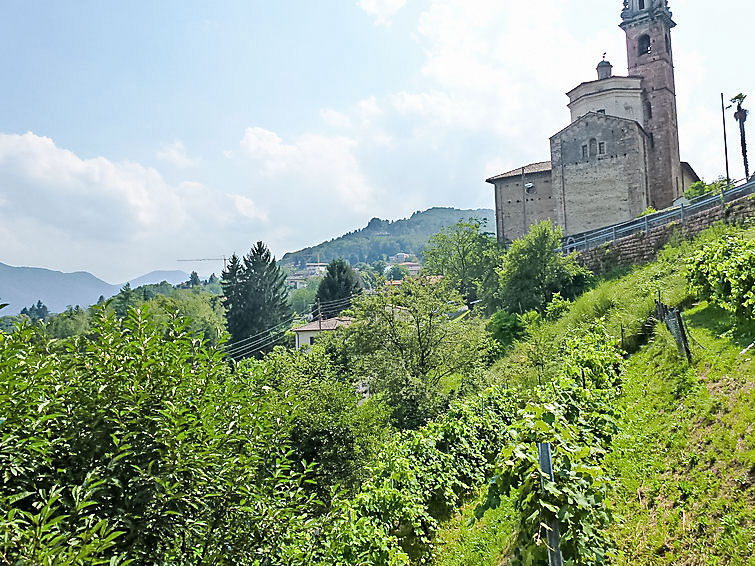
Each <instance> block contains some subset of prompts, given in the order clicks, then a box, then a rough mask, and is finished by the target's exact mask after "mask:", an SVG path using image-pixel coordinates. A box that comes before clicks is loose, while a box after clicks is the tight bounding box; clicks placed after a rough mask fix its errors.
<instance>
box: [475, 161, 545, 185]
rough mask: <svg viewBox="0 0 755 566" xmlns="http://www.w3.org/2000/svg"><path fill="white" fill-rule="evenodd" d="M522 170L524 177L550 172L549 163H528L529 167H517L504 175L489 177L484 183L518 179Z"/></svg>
mask: <svg viewBox="0 0 755 566" xmlns="http://www.w3.org/2000/svg"><path fill="white" fill-rule="evenodd" d="M522 169H524V174H525V175H530V174H532V173H546V172H548V171H550V170H551V162H550V161H538V162H537V163H530V164H529V165H525V166H524V167H518V168H516V169H512V170H511V171H508V172H506V173H501V174H500V175H496V176H495V177H491V178H490V179H485V182H486V183H492V182H493V181H497V180H498V179H509V178H511V177H519V176H521V175H522Z"/></svg>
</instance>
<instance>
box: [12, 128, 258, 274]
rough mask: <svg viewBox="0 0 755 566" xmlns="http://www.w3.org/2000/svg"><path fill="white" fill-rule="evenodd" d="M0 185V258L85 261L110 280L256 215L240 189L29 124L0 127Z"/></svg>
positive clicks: (158, 263) (165, 262) (64, 265)
mask: <svg viewBox="0 0 755 566" xmlns="http://www.w3.org/2000/svg"><path fill="white" fill-rule="evenodd" d="M0 194H1V195H2V199H3V200H4V205H3V206H2V207H0V241H2V242H3V246H2V254H3V257H2V258H1V260H2V261H3V262H8V263H15V264H24V265H42V266H45V267H50V268H58V269H71V268H72V267H75V268H78V269H86V270H94V271H98V273H99V274H100V276H103V277H106V278H108V279H109V280H110V281H114V282H118V281H124V280H126V279H128V278H131V277H133V276H135V275H139V274H141V273H143V272H145V271H148V270H149V268H147V267H145V266H154V267H155V268H156V267H162V268H164V267H165V266H169V265H172V264H173V262H174V261H175V259H176V258H178V257H181V256H182V255H184V254H185V253H186V252H185V251H184V250H194V249H196V248H197V247H199V246H205V245H207V242H208V241H214V240H215V239H216V238H217V237H218V234H220V233H223V232H224V231H225V230H226V229H227V228H228V229H230V228H233V227H236V228H238V226H239V225H240V224H244V225H245V224H248V223H249V222H250V221H252V220H255V221H260V220H264V217H265V213H264V212H263V211H262V210H260V209H259V208H257V207H255V206H254V203H253V202H252V201H251V200H250V199H248V198H246V197H244V196H242V195H225V194H222V193H216V192H214V191H212V190H211V189H209V188H208V187H206V186H205V185H203V184H201V183H197V182H189V181H186V182H181V183H178V184H171V183H168V182H167V181H166V180H165V179H164V178H163V177H162V175H161V174H160V173H159V172H158V171H157V170H156V169H153V168H149V167H145V166H143V165H141V164H139V163H134V162H114V161H111V160H109V159H107V158H105V157H94V158H91V159H83V158H81V157H79V156H78V155H76V154H75V153H73V152H72V151H70V150H67V149H63V148H60V147H58V146H57V145H56V144H55V142H54V141H53V140H52V139H50V138H47V137H42V136H38V135H35V134H34V133H31V132H30V133H26V134H23V135H17V134H0ZM200 228H201V229H200ZM29 242H34V243H35V245H34V246H32V247H30V246H29Z"/></svg>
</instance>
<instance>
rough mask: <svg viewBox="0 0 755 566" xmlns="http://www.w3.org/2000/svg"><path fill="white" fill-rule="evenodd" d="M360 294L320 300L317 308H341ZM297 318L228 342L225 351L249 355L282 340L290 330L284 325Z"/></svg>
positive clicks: (293, 317)
mask: <svg viewBox="0 0 755 566" xmlns="http://www.w3.org/2000/svg"><path fill="white" fill-rule="evenodd" d="M358 295H359V294H357V293H355V294H352V295H350V296H348V297H344V298H341V299H334V300H332V301H323V302H318V303H316V305H317V306H318V309H317V310H318V311H320V312H321V308H322V307H325V308H327V309H331V308H339V307H341V306H345V305H346V304H348V303H350V302H351V300H352V299H353V298H354V297H357V296H358ZM310 306H315V305H310ZM314 314H315V310H312V311H310V312H309V313H308V315H309V316H313V315H314ZM297 318H298V316H297V315H292V316H291V317H290V318H288V319H286V320H285V321H283V322H281V323H279V324H277V325H275V326H272V327H270V328H267V329H265V330H262V331H260V332H258V333H256V334H253V335H251V336H248V337H246V338H244V339H242V340H238V341H236V342H232V343H229V344H226V346H225V351H226V353H227V354H229V355H231V356H239V355H247V354H250V353H254V352H257V351H259V350H261V349H263V348H265V347H267V346H269V345H270V344H273V343H275V342H278V341H280V340H281V338H283V337H284V336H285V334H286V332H287V331H288V330H289V329H288V328H283V327H285V326H287V325H289V324H291V323H292V322H293V321H294V320H296V319H297ZM278 329H281V330H278ZM277 330H278V331H277ZM276 331H277V332H276ZM274 334H278V336H277V337H273V335H274Z"/></svg>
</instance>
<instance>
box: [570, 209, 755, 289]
mask: <svg viewBox="0 0 755 566" xmlns="http://www.w3.org/2000/svg"><path fill="white" fill-rule="evenodd" d="M753 216H755V195H749V196H746V197H742V198H740V199H737V200H735V201H732V202H730V203H727V204H726V206H725V207H724V208H722V207H720V206H717V207H715V208H711V209H708V210H705V211H703V212H700V213H698V214H695V215H694V216H690V217H689V218H686V219H685V222H684V224H681V223H680V222H671V223H669V224H667V225H665V226H658V227H655V228H652V229H651V230H650V232H649V233H645V232H638V233H636V234H633V235H631V236H627V237H626V238H621V239H619V240H616V241H615V242H611V243H607V244H603V245H602V246H598V247H596V248H592V249H589V250H586V251H583V252H579V253H577V261H579V263H581V264H582V265H584V266H586V267H588V268H589V269H591V270H592V271H594V272H595V273H598V274H600V273H605V272H607V271H610V270H611V269H614V268H616V267H628V266H631V265H637V264H642V263H647V262H650V261H653V260H654V259H655V258H656V257H657V255H658V251H659V250H660V249H662V248H663V246H665V245H666V244H668V243H669V242H670V241H671V240H672V238H691V237H693V236H696V235H697V234H699V233H700V232H702V231H703V230H705V229H706V228H709V227H710V226H712V225H713V224H715V223H716V222H718V221H720V220H723V221H725V222H727V223H733V222H741V221H743V220H745V219H746V218H751V217H753Z"/></svg>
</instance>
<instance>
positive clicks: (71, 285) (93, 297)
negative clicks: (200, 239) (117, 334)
mask: <svg viewBox="0 0 755 566" xmlns="http://www.w3.org/2000/svg"><path fill="white" fill-rule="evenodd" d="M188 279H189V274H188V273H184V272H183V271H153V272H152V273H149V274H147V275H142V276H141V277H137V278H136V279H132V280H131V281H129V283H130V284H131V286H132V287H134V288H135V287H139V286H140V285H148V284H150V283H161V282H162V281H167V282H168V283H170V284H171V285H176V284H178V283H181V282H183V281H188ZM121 287H123V284H121V285H111V284H109V283H106V282H105V281H103V280H102V279H98V278H97V277H95V276H94V275H92V274H91V273H87V272H85V271H77V272H75V273H63V272H61V271H53V270H51V269H43V268H40V267H13V266H11V265H5V264H4V263H0V303H9V306H8V307H6V308H4V309H3V310H1V311H0V316H7V315H15V314H18V313H19V312H20V311H21V309H23V308H24V307H28V306H31V305H32V304H34V303H36V302H37V301H42V302H43V303H44V304H45V305H46V306H47V308H48V309H50V311H51V312H62V311H64V310H65V309H66V307H67V306H69V305H70V306H76V305H79V306H81V307H88V306H89V305H93V304H95V303H96V302H97V300H98V299H99V298H100V296H103V297H105V298H106V299H107V298H110V297H112V296H113V295H115V294H117V293H118V291H119V290H120V288H121Z"/></svg>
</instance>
